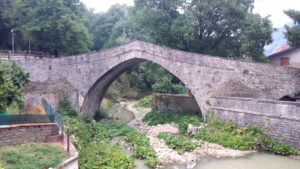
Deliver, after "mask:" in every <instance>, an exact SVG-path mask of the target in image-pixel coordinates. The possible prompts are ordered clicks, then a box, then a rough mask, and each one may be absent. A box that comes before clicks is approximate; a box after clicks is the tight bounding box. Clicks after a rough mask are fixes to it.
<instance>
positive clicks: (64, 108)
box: [57, 95, 77, 117]
mask: <svg viewBox="0 0 300 169" xmlns="http://www.w3.org/2000/svg"><path fill="white" fill-rule="evenodd" d="M57 111H58V112H59V113H60V114H61V115H63V116H75V117H76V116H77V112H76V111H75V110H74V109H73V108H72V106H71V103H70V102H69V100H68V99H67V96H66V95H65V96H64V97H63V98H62V99H61V100H60V101H59V102H58V107H57Z"/></svg>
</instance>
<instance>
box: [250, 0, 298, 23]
mask: <svg viewBox="0 0 300 169" xmlns="http://www.w3.org/2000/svg"><path fill="white" fill-rule="evenodd" d="M254 5H255V8H254V12H255V13H259V14H260V15H262V16H268V15H270V19H271V20H272V22H273V26H274V27H277V28H278V27H281V26H283V25H284V24H286V23H288V22H291V19H290V18H289V17H288V16H286V15H285V14H284V13H283V11H284V10H289V9H295V10H300V0H256V1H255V4H254Z"/></svg>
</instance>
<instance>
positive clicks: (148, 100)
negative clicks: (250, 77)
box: [133, 95, 153, 108]
mask: <svg viewBox="0 0 300 169" xmlns="http://www.w3.org/2000/svg"><path fill="white" fill-rule="evenodd" d="M152 98H153V96H152V95H149V96H146V97H143V98H142V99H141V100H139V101H138V102H137V103H136V104H135V105H134V106H133V107H135V108H138V107H152Z"/></svg>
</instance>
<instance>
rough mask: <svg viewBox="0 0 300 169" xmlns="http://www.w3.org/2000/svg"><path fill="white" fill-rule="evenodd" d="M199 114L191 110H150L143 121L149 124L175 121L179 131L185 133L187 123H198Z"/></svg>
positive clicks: (154, 124) (199, 119)
mask: <svg viewBox="0 0 300 169" xmlns="http://www.w3.org/2000/svg"><path fill="white" fill-rule="evenodd" d="M201 120H202V119H201V115H199V113H198V112H191V111H157V112H150V113H148V114H147V115H146V116H145V117H144V118H143V120H142V121H143V122H148V125H150V126H156V125H158V124H168V123H172V122H174V123H176V124H177V125H178V127H179V131H180V132H181V133H185V132H186V129H187V126H188V124H192V125H195V126H197V125H199V124H200V121H201Z"/></svg>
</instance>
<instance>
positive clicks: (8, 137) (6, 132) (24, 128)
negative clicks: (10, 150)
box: [0, 123, 58, 146]
mask: <svg viewBox="0 0 300 169" xmlns="http://www.w3.org/2000/svg"><path fill="white" fill-rule="evenodd" d="M54 135H58V127H57V125H56V124H55V123H44V124H20V125H10V126H0V146H2V145H11V144H18V143H26V142H44V141H45V137H46V136H54Z"/></svg>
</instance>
